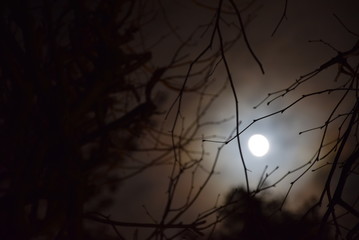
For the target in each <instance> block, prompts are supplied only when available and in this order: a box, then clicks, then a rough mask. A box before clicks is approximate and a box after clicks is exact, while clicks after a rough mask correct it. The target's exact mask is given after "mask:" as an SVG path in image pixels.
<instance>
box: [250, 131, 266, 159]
mask: <svg viewBox="0 0 359 240" xmlns="http://www.w3.org/2000/svg"><path fill="white" fill-rule="evenodd" d="M248 148H249V150H250V151H251V153H252V154H253V155H254V156H256V157H263V156H264V155H266V154H267V153H268V151H269V142H268V140H267V138H266V137H265V136H263V135H260V134H255V135H252V136H251V137H250V138H249V140H248Z"/></svg>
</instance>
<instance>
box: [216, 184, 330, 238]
mask: <svg viewBox="0 0 359 240" xmlns="http://www.w3.org/2000/svg"><path fill="white" fill-rule="evenodd" d="M225 205H226V206H225V207H224V209H223V210H221V211H220V212H219V218H220V219H223V223H222V225H221V227H219V228H218V231H217V232H215V233H214V239H228V240H230V239H233V240H234V239H248V240H257V239H283V240H286V239H313V240H314V239H330V238H329V235H330V232H329V228H326V229H325V230H324V234H323V235H322V236H319V235H318V230H319V226H320V216H319V214H318V213H317V212H312V213H311V214H310V216H308V217H307V218H302V214H298V215H296V214H295V213H293V212H289V211H288V210H285V209H282V210H281V211H279V210H278V209H279V208H280V205H281V200H280V199H278V200H265V199H264V197H259V196H254V195H250V194H248V193H247V192H246V191H245V190H244V189H234V190H232V192H230V193H229V195H228V196H227V200H226V204H225Z"/></svg>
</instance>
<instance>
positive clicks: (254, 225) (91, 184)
mask: <svg viewBox="0 0 359 240" xmlns="http://www.w3.org/2000/svg"><path fill="white" fill-rule="evenodd" d="M163 2H164V1H163ZM163 2H162V1H155V0H152V1H150V0H92V1H85V0H78V1H71V0H42V1H40V0H35V1H30V0H24V1H22V0H11V1H10V0H5V1H1V3H0V11H1V16H0V147H1V148H0V156H1V157H0V238H1V239H38V238H40V239H41V238H45V239H99V238H104V239H111V238H114V237H116V238H118V239H125V237H124V236H123V235H124V233H128V232H129V230H128V229H132V230H133V232H134V234H133V238H134V239H136V238H137V237H138V236H139V235H140V234H139V232H140V230H143V229H145V231H144V232H145V234H144V235H146V234H147V235H146V238H147V239H177V238H178V237H180V236H184V234H188V236H190V238H197V237H198V238H199V237H200V236H203V235H206V236H205V237H214V238H215V239H329V236H331V235H330V234H331V233H332V232H335V233H334V234H333V235H335V236H336V237H337V238H342V239H343V238H344V237H346V238H348V239H355V238H356V237H357V235H358V232H359V224H358V223H357V219H358V217H359V213H358V205H357V201H358V195H357V193H355V194H356V195H355V194H353V195H355V196H354V197H353V196H350V195H351V191H352V190H353V189H352V188H353V186H350V185H349V182H350V181H356V179H355V177H356V176H357V174H358V173H357V172H358V171H357V169H358V166H359V165H358V159H359V158H358V156H359V147H358V146H359V144H358V142H359V140H358V129H359V127H358V126H359V125H358V124H359V121H358V118H359V115H358V112H359V102H358V99H359V98H358V85H359V84H358V75H359V74H358V69H359V65H358V61H357V59H358V58H357V57H358V52H359V42H358V41H357V39H358V34H356V33H355V32H353V31H351V30H350V29H348V28H347V27H346V25H345V24H344V23H343V22H342V21H341V20H340V19H339V18H338V17H337V16H335V18H336V19H337V20H338V22H339V23H340V24H341V25H342V26H343V28H344V29H345V30H346V31H347V32H349V33H350V34H351V35H353V37H354V38H355V40H356V43H354V44H353V46H352V47H351V48H349V49H346V50H345V51H339V50H337V49H336V48H334V47H333V46H331V45H330V44H328V43H326V42H325V41H323V40H320V41H318V42H320V43H322V44H325V45H326V46H327V47H330V48H331V49H332V50H334V51H335V55H334V56H333V57H332V58H330V59H329V60H327V61H323V63H322V64H321V65H319V66H317V67H316V68H315V67H314V70H313V71H311V72H309V73H307V74H304V75H302V76H300V77H299V78H298V79H296V80H293V83H292V84H290V85H289V86H287V87H285V88H284V89H282V90H279V91H275V92H272V93H269V94H268V96H267V97H266V98H265V99H264V100H263V101H262V102H260V104H259V105H261V104H263V103H265V102H266V103H267V105H269V104H271V103H272V102H274V101H279V100H278V99H283V98H285V97H287V96H288V95H290V94H291V93H293V92H296V91H298V90H300V88H301V87H302V86H303V85H304V84H308V85H309V84H311V83H313V79H315V78H316V77H317V75H319V74H321V73H322V72H324V71H326V70H328V69H331V68H334V67H336V69H337V70H336V71H335V72H334V75H335V76H334V75H333V84H331V85H330V87H327V86H324V88H323V89H320V90H314V91H313V92H305V93H304V95H302V96H300V97H298V98H297V99H296V100H294V101H293V102H291V103H285V104H284V107H283V108H282V109H279V110H276V111H274V112H272V113H269V114H267V115H264V116H261V117H259V118H257V119H254V120H253V122H251V123H249V124H248V125H246V126H244V125H240V124H241V117H240V115H239V98H238V94H237V88H238V86H240V84H238V83H237V79H236V76H235V75H234V74H233V71H232V69H233V68H234V65H236V66H237V65H238V64H232V62H231V61H230V60H231V58H230V57H228V55H229V53H228V51H229V50H230V49H232V48H233V47H238V45H239V44H243V45H244V46H245V50H246V51H248V53H249V56H250V57H251V61H253V62H254V63H255V64H257V66H258V71H260V72H261V73H263V74H264V69H265V66H264V64H262V62H261V61H260V58H259V57H258V56H257V55H256V51H255V49H254V48H252V44H251V41H250V39H249V38H248V36H247V33H246V29H247V26H250V23H251V21H252V19H253V15H251V14H252V13H256V11H257V10H258V9H260V6H259V4H257V1H256V0H253V1H247V0H245V1H234V0H218V1H208V2H205V1H203V2H204V3H203V2H200V1H191V3H193V4H195V5H196V6H200V8H201V9H205V10H206V11H208V12H207V15H208V19H206V21H207V23H205V24H204V25H201V24H199V25H198V28H195V29H192V30H193V32H190V30H188V36H181V34H180V32H177V29H176V27H174V26H173V25H172V23H171V21H170V20H169V18H168V16H167V15H166V9H165V7H164V6H163V5H164V4H163ZM263 2H265V1H263ZM284 3H285V4H284V5H285V6H284V11H283V14H282V17H281V18H280V19H279V22H278V24H277V25H275V26H276V27H275V28H274V31H273V34H274V35H275V34H277V33H278V32H279V31H281V25H282V24H283V22H284V20H285V19H286V15H287V13H286V11H287V8H288V1H285V2H284ZM212 4H214V5H212ZM256 4H257V5H256ZM261 4H262V3H261ZM263 4H264V3H263ZM248 12H249V13H248ZM161 14H162V17H163V19H165V22H166V24H167V26H168V27H169V29H170V33H169V34H168V35H170V36H171V37H173V36H175V37H176V41H177V40H178V45H176V47H174V48H173V49H170V48H171V47H172V45H171V46H170V47H168V46H166V49H160V50H158V49H157V53H160V55H161V54H163V55H166V54H169V55H171V57H169V59H165V58H164V59H165V60H164V61H167V60H168V62H165V63H161V64H163V65H161V64H158V62H156V63H155V64H153V63H152V58H153V56H152V55H153V54H154V53H156V50H155V49H156V47H158V45H159V44H160V43H161V41H162V40H163V39H165V38H166V36H158V35H156V33H154V34H153V35H154V37H153V36H152V37H153V38H154V39H151V41H150V43H148V42H146V40H147V39H148V36H147V35H146V34H143V32H142V30H143V29H144V28H146V25H147V24H149V23H151V22H153V21H155V20H156V16H158V15H161ZM194 17H195V16H194ZM191 24H192V22H191ZM154 25H156V24H154ZM193 25H197V24H196V23H193ZM156 28H157V26H151V27H149V28H148V29H150V30H153V31H154V32H155V30H156ZM148 29H147V30H148ZM185 32H186V31H185ZM182 33H183V32H182ZM186 34H187V32H186ZM198 35H199V36H198ZM185 37H187V38H185ZM149 39H150V38H149ZM240 39H243V42H242V41H240ZM173 42H175V41H173ZM241 49H242V48H241ZM236 50H237V49H236ZM161 60H163V59H161ZM159 62H161V61H159ZM158 65H160V66H158ZM174 69H175V70H174ZM172 70H174V71H173V72H171V71H172ZM218 74H219V75H220V76H221V77H220V79H216V76H217V75H218ZM159 85H160V86H161V89H162V90H163V89H164V90H163V91H165V92H166V94H167V91H168V93H170V92H171V93H172V94H174V95H176V97H175V99H174V100H173V101H172V102H171V103H172V105H171V106H169V107H168V109H166V112H165V114H166V116H163V119H166V120H167V122H166V123H163V125H165V127H163V128H162V125H161V126H160V127H158V126H157V124H158V122H156V121H155V117H156V116H157V115H159V114H161V113H163V112H159V111H158V109H159V106H160V105H161V104H162V102H164V101H163V100H164V96H163V95H161V94H157V93H158V92H157V90H155V88H156V87H158V86H159ZM313 85H314V84H313ZM328 86H329V84H328ZM226 90H229V91H230V93H229V95H230V96H231V97H232V101H233V102H232V105H233V106H232V107H233V108H232V112H233V115H232V116H230V117H227V116H225V117H223V116H220V118H221V119H206V117H207V114H208V112H210V109H211V108H212V104H213V103H214V102H215V100H216V99H217V98H218V97H219V96H220V95H221V93H223V92H224V91H226ZM188 93H189V94H188ZM187 94H188V95H187ZM324 94H333V95H335V94H336V95H335V97H333V99H334V100H333V101H336V105H335V106H334V107H333V106H332V109H329V115H328V117H327V119H326V120H325V122H323V124H322V125H321V126H316V127H314V128H313V129H309V130H303V131H302V132H300V133H299V134H302V133H305V132H309V131H314V130H322V129H323V132H322V133H321V139H320V143H319V144H318V146H317V148H316V149H314V151H315V153H314V157H313V158H312V159H308V161H307V162H306V163H304V164H303V162H301V163H300V164H299V166H298V167H297V168H295V169H290V170H289V171H287V173H285V174H284V175H283V176H281V177H279V180H276V181H270V180H271V179H270V180H269V178H270V177H272V174H273V173H274V172H275V171H276V170H277V169H278V168H279V167H277V168H275V169H274V170H273V171H271V172H268V168H267V167H265V169H264V172H263V174H262V176H261V177H260V181H259V183H258V185H257V188H256V189H252V187H251V186H252V184H250V182H249V177H248V173H249V172H250V170H249V169H248V168H247V165H246V160H247V159H245V158H244V155H243V152H242V145H241V141H242V140H241V139H240V135H241V134H242V133H244V132H245V131H246V130H247V129H249V128H250V127H251V126H252V125H253V124H255V123H258V122H260V121H263V120H265V119H268V118H271V117H273V116H274V115H280V114H282V113H284V112H286V111H287V110H288V109H292V108H294V107H295V105H296V104H297V103H299V102H302V101H303V100H306V99H310V98H311V97H313V96H318V97H321V96H323V95H324ZM338 96H339V97H338ZM259 97H260V96H259ZM188 99H189V100H188ZM185 101H188V102H189V103H188V102H187V107H188V108H189V109H190V110H189V111H191V113H190V114H189V115H190V116H188V115H186V114H188V113H187V112H186V111H188V109H184V108H185V107H184V106H185V103H184V102H185ZM259 105H258V106H259ZM258 106H255V108H256V107H258ZM226 107H227V106H226ZM228 108H229V107H228ZM193 109H194V110H193ZM165 114H163V115H165ZM228 122H229V123H230V124H232V125H231V126H230V128H231V131H230V132H229V133H224V134H222V133H221V134H220V136H219V135H212V133H209V134H207V132H206V130H207V129H208V128H207V127H213V126H215V127H218V126H222V125H221V124H223V123H228ZM161 124H162V123H161ZM166 124H167V125H166ZM168 125H170V127H169V126H168ZM334 132H335V133H336V134H333V133H334ZM223 135H224V136H223ZM333 136H335V137H333ZM231 142H235V143H236V144H235V148H236V150H237V151H238V152H237V153H236V154H237V156H235V157H236V158H237V160H238V162H240V163H241V166H242V172H241V174H242V175H243V185H244V186H245V189H244V190H243V189H237V190H233V191H232V192H231V193H230V194H229V195H228V198H227V199H226V201H225V202H224V203H223V204H222V202H221V201H220V200H219V199H220V197H218V199H217V200H216V199H211V200H213V208H210V209H207V210H203V209H201V210H200V211H198V213H197V212H196V214H195V215H196V216H193V215H194V214H193V212H192V215H191V214H188V213H189V212H190V211H193V209H194V208H195V207H194V206H195V205H196V204H198V203H199V202H200V201H201V197H202V195H203V194H204V192H205V189H207V188H208V186H209V184H210V182H211V180H212V178H213V176H214V175H215V174H216V173H217V172H216V171H217V169H216V167H217V164H218V162H219V159H220V157H221V151H222V150H223V148H224V147H225V146H228V144H229V143H231ZM189 146H190V147H189ZM213 146H215V147H213ZM206 147H207V148H208V149H209V150H208V149H206ZM209 152H211V153H209ZM136 154H138V155H136ZM138 156H139V157H138ZM136 157H138V158H136ZM306 160H307V159H306ZM323 161H327V162H326V163H324V164H323ZM128 162H130V163H136V164H133V165H131V166H129V165H126V163H128ZM204 162H205V163H204ZM157 165H166V168H163V169H165V170H164V171H163V172H164V173H163V176H164V178H165V179H166V181H167V182H166V184H167V185H166V189H165V190H164V191H163V192H165V193H164V195H163V196H161V197H158V198H161V200H163V201H161V206H159V208H160V210H159V211H161V212H159V213H158V212H156V214H154V216H152V215H151V213H150V212H151V211H149V210H148V209H146V206H145V205H144V206H143V207H144V212H145V214H146V219H147V220H148V219H150V220H151V221H144V222H142V221H140V220H139V221H137V222H127V219H126V217H127V216H124V217H123V218H125V219H121V220H116V219H115V218H116V217H114V218H112V217H110V216H108V215H105V214H103V213H102V210H103V209H104V208H106V207H108V206H110V205H111V204H113V202H112V199H111V197H108V196H106V194H108V193H110V194H113V193H114V192H115V191H116V189H117V188H118V187H119V186H121V184H123V183H124V180H127V179H129V178H132V177H134V176H137V175H138V174H141V173H143V171H145V170H147V169H148V168H150V167H154V166H157ZM321 168H327V169H328V170H327V172H326V173H325V174H326V182H325V185H324V186H323V191H322V194H321V195H320V197H319V199H318V201H317V202H316V204H315V205H313V206H312V207H311V208H310V209H309V210H308V211H307V212H306V214H304V213H302V214H301V215H300V214H298V215H297V214H295V213H292V212H289V211H287V210H285V208H283V206H284V203H285V201H286V199H287V197H288V195H289V193H290V192H291V189H292V187H293V186H294V185H295V183H296V182H297V181H299V180H300V179H301V178H302V177H303V176H304V175H306V173H307V172H309V171H317V170H318V169H321ZM120 170H124V172H125V173H126V174H123V175H121V174H119V171H120ZM294 173H298V176H296V177H295V179H294V180H293V181H291V182H290V183H289V189H288V192H287V195H286V196H285V197H284V199H281V201H277V200H274V201H265V200H263V199H262V198H260V197H258V196H259V194H261V193H263V192H265V191H266V190H268V189H270V188H274V187H276V186H277V184H278V183H280V182H283V181H287V177H288V176H292V175H294ZM353 179H354V180H353ZM354 185H355V184H354ZM348 192H349V193H348ZM348 196H350V197H348ZM128 198H131V196H128ZM94 199H95V200H96V201H95V203H94V202H91V201H93V200H94ZM353 199H354V200H353ZM90 202H91V203H92V205H91V208H89V207H88V205H89V203H90ZM211 203H212V202H211ZM324 204H327V208H326V209H325V211H324V213H322V212H321V210H322V209H320V207H321V206H322V205H324ZM122 207H124V208H125V207H126V206H122ZM279 210H280V211H279ZM186 214H188V215H189V216H186ZM216 216H217V217H216ZM343 216H344V217H345V216H349V217H351V218H353V219H354V221H350V222H349V224H348V222H346V221H345V220H343V219H345V218H344V217H343ZM122 220H123V221H122ZM89 222H91V223H92V224H94V226H95V225H96V227H95V229H89V228H87V229H86V228H85V227H84V225H85V223H89ZM221 224H222V225H221ZM91 226H92V225H91ZM98 226H106V229H105V230H103V232H101V231H102V229H101V227H98ZM219 226H220V227H221V228H219ZM97 227H98V228H97ZM108 229H111V231H112V232H111V233H112V235H111V234H109V231H108ZM97 230H98V231H97ZM132 230H131V231H132ZM113 235H115V236H113ZM144 235H141V236H142V237H143V236H144Z"/></svg>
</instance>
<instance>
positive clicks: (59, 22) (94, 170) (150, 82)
mask: <svg viewBox="0 0 359 240" xmlns="http://www.w3.org/2000/svg"><path fill="white" fill-rule="evenodd" d="M133 4H134V2H132V1H51V0H48V1H17V0H15V1H2V2H1V7H0V8H1V18H0V33H1V34H0V35H1V38H0V52H1V54H0V63H1V65H0V81H1V89H0V93H1V99H0V109H1V116H0V118H1V122H0V134H1V135H0V145H1V163H0V174H1V175H0V177H1V179H0V180H1V186H2V189H1V193H0V203H1V204H0V206H1V209H0V229H1V230H0V238H1V239H7V238H10V239H26V238H29V237H35V236H42V235H43V236H47V237H48V238H61V239H64V238H71V239H77V238H80V237H81V235H82V233H81V232H82V230H81V228H82V218H83V208H84V204H85V203H86V202H87V201H88V200H89V199H91V198H92V197H94V196H96V195H98V194H99V193H100V192H101V191H104V187H103V185H104V184H105V186H107V187H109V188H110V189H113V188H115V187H117V186H118V184H119V181H118V179H117V176H116V175H113V173H111V172H110V170H111V168H113V167H115V166H119V165H121V163H122V162H123V160H124V155H125V154H126V152H129V151H131V149H135V145H136V139H138V137H139V136H140V135H141V133H142V131H143V130H144V129H146V128H147V127H148V126H150V125H151V121H149V118H150V116H151V115H153V114H154V113H155V104H154V102H153V99H152V97H153V96H152V95H151V94H152V89H153V87H154V86H155V85H156V83H157V81H158V80H159V78H160V76H161V75H162V74H163V73H164V69H163V70H157V71H152V70H149V71H148V72H147V75H143V77H136V78H134V76H135V75H134V74H140V71H143V66H144V64H146V63H147V62H148V61H149V60H150V59H151V53H150V52H148V51H141V50H139V49H136V50H128V49H126V47H125V45H126V44H128V43H129V42H130V41H132V40H133V38H134V37H133V36H134V35H135V34H136V32H137V29H138V25H139V24H140V22H137V23H136V21H137V20H138V19H135V18H134V16H133ZM106 183H109V184H106Z"/></svg>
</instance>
